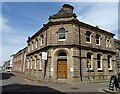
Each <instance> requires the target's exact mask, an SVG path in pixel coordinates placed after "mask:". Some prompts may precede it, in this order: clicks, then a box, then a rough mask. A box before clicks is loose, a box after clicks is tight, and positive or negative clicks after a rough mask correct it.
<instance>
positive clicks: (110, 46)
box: [109, 40, 112, 48]
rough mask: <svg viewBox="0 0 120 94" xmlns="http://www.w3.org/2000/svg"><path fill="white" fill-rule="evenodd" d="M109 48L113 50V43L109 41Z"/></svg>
mask: <svg viewBox="0 0 120 94" xmlns="http://www.w3.org/2000/svg"><path fill="white" fill-rule="evenodd" d="M109 48H112V45H111V41H110V40H109Z"/></svg>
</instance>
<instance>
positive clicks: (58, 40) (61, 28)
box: [58, 28, 66, 41]
mask: <svg viewBox="0 0 120 94" xmlns="http://www.w3.org/2000/svg"><path fill="white" fill-rule="evenodd" d="M60 29H64V30H65V28H60ZM60 29H59V30H60ZM59 30H58V41H66V31H65V33H59ZM60 34H64V35H65V39H60V38H59V35H60Z"/></svg>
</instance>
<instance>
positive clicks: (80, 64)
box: [25, 4, 117, 82]
mask: <svg viewBox="0 0 120 94" xmlns="http://www.w3.org/2000/svg"><path fill="white" fill-rule="evenodd" d="M73 9H74V7H73V6H71V5H68V4H64V5H63V6H62V8H61V9H60V11H59V12H58V13H56V14H54V15H52V16H50V17H49V21H48V23H47V24H44V25H43V27H42V28H41V29H40V30H39V31H38V32H36V33H35V34H34V35H33V36H31V37H29V38H28V40H27V43H28V50H27V53H26V71H25V73H26V74H29V75H32V76H36V77H38V78H39V79H40V80H42V79H45V80H51V81H61V79H62V81H68V82H69V81H70V82H71V81H93V80H108V79H109V78H110V76H111V75H113V74H116V73H117V70H116V59H115V48H114V38H113V37H114V35H115V34H113V33H110V32H108V31H105V30H102V29H100V28H99V27H98V26H96V27H94V26H91V25H89V24H86V23H83V22H81V21H79V20H78V19H77V16H76V14H75V13H74V12H73ZM46 55H47V59H44V58H46Z"/></svg>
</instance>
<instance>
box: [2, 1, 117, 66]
mask: <svg viewBox="0 0 120 94" xmlns="http://www.w3.org/2000/svg"><path fill="white" fill-rule="evenodd" d="M65 3H67V4H71V5H72V6H74V13H76V15H77V18H78V19H79V20H80V21H82V22H85V23H87V24H90V25H93V26H96V25H97V26H99V28H101V29H104V30H107V31H109V32H112V33H114V34H116V36H115V38H117V37H118V3H117V2H101V3H100V2H26V3H25V2H2V13H0V21H1V20H2V22H1V23H0V27H2V28H0V32H1V35H0V37H1V36H2V43H0V44H1V45H0V52H2V56H1V57H2V59H0V65H2V64H3V62H4V61H6V60H9V59H10V56H11V55H12V54H14V53H16V52H18V51H19V50H21V49H23V48H24V47H26V46H27V42H26V41H27V38H28V37H29V36H32V35H33V34H34V33H36V32H37V31H38V30H39V29H40V28H41V27H42V26H43V24H46V23H47V22H48V18H49V16H51V15H53V14H55V13H57V12H58V11H59V10H60V9H61V7H62V5H63V4H65ZM0 7H1V5H0Z"/></svg>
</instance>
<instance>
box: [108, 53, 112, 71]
mask: <svg viewBox="0 0 120 94" xmlns="http://www.w3.org/2000/svg"><path fill="white" fill-rule="evenodd" d="M108 69H109V70H112V56H111V55H108Z"/></svg>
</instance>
